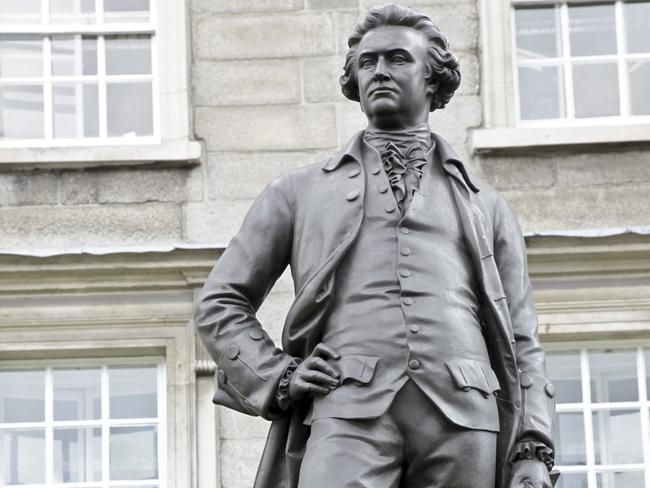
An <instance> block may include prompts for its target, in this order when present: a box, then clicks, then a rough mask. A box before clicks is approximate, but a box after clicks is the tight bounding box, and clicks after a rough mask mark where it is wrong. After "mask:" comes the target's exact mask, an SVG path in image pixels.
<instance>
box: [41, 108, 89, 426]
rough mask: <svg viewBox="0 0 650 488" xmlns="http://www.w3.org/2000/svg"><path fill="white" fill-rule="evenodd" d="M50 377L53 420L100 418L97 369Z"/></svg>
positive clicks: (60, 371)
mask: <svg viewBox="0 0 650 488" xmlns="http://www.w3.org/2000/svg"><path fill="white" fill-rule="evenodd" d="M55 103H56V102H55ZM52 377H53V383H54V420H95V419H99V418H100V417H101V386H100V381H101V380H100V370H99V369H81V368H76V369H55V370H54V371H53V373H52Z"/></svg>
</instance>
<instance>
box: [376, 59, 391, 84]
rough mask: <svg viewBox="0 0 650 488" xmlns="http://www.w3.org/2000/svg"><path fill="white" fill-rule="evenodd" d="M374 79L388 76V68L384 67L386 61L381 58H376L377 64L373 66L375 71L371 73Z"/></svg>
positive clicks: (385, 78)
mask: <svg viewBox="0 0 650 488" xmlns="http://www.w3.org/2000/svg"><path fill="white" fill-rule="evenodd" d="M373 78H374V80H375V81H385V80H388V79H389V78H390V76H389V75H388V69H387V67H386V62H385V61H384V59H383V58H379V59H378V60H377V65H376V66H375V73H374V75H373Z"/></svg>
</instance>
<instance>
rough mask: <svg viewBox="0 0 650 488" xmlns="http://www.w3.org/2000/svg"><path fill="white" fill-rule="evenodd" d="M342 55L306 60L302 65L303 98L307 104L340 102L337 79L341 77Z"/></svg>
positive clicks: (343, 56) (343, 98)
mask: <svg viewBox="0 0 650 488" xmlns="http://www.w3.org/2000/svg"><path fill="white" fill-rule="evenodd" d="M344 62H345V55H344V54H337V55H335V56H329V57H325V58H307V59H305V60H304V61H303V63H302V77H303V85H304V90H303V92H304V96H305V101H307V102H331V101H333V102H340V101H344V100H347V99H346V98H345V97H344V96H343V93H341V85H339V78H340V77H341V75H343V63H344Z"/></svg>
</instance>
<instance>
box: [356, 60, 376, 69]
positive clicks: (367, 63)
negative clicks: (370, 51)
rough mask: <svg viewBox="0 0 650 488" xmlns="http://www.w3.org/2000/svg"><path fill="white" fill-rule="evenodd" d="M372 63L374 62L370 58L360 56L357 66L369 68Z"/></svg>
mask: <svg viewBox="0 0 650 488" xmlns="http://www.w3.org/2000/svg"><path fill="white" fill-rule="evenodd" d="M374 64H375V63H374V62H373V60H372V58H361V59H360V60H359V68H369V67H371V66H373V65H374Z"/></svg>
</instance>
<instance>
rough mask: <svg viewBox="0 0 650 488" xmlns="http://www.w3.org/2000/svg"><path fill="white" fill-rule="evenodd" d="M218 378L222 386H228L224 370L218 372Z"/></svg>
mask: <svg viewBox="0 0 650 488" xmlns="http://www.w3.org/2000/svg"><path fill="white" fill-rule="evenodd" d="M217 378H219V383H221V384H222V385H225V384H226V373H225V371H224V370H223V369H220V370H218V371H217Z"/></svg>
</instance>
